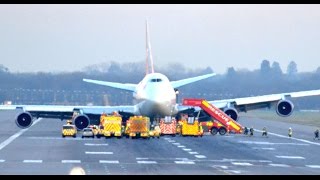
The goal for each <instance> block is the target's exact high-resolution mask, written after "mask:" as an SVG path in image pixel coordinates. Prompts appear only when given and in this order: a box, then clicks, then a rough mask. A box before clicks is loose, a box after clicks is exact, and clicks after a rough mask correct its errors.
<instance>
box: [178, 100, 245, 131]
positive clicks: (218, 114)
mask: <svg viewBox="0 0 320 180" xmlns="http://www.w3.org/2000/svg"><path fill="white" fill-rule="evenodd" d="M182 104H183V105H185V106H199V107H200V108H201V109H203V110H204V111H205V112H206V113H208V114H209V115H210V116H211V117H213V118H215V119H216V120H217V121H219V122H220V123H221V124H223V125H224V126H225V127H227V128H228V130H231V131H234V132H235V133H241V132H242V126H241V125H240V124H239V123H237V122H236V121H235V120H233V119H232V118H231V117H229V116H228V115H227V114H225V113H224V112H223V111H221V110H220V109H219V108H217V107H215V106H214V105H212V104H210V103H209V102H208V101H206V100H204V99H183V102H182Z"/></svg>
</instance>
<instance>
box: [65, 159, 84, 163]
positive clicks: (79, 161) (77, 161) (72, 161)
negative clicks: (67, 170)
mask: <svg viewBox="0 0 320 180" xmlns="http://www.w3.org/2000/svg"><path fill="white" fill-rule="evenodd" d="M61 163H81V160H62V161H61Z"/></svg>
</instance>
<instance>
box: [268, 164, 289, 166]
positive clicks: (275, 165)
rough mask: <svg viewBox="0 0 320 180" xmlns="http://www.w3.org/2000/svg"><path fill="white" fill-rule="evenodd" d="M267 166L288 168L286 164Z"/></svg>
mask: <svg viewBox="0 0 320 180" xmlns="http://www.w3.org/2000/svg"><path fill="white" fill-rule="evenodd" d="M269 166H274V167H290V166H289V165H287V164H269Z"/></svg>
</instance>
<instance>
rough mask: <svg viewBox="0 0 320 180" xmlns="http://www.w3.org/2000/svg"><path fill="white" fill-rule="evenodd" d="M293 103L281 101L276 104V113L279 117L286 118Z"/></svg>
mask: <svg viewBox="0 0 320 180" xmlns="http://www.w3.org/2000/svg"><path fill="white" fill-rule="evenodd" d="M293 107H294V105H293V103H292V102H291V101H288V100H281V101H279V102H278V103H277V106H276V111H277V114H278V115H279V116H282V117H287V116H290V115H291V114H292V112H293Z"/></svg>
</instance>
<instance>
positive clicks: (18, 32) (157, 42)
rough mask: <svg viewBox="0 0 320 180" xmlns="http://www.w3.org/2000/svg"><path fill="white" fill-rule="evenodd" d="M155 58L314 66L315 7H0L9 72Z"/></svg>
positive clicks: (2, 55) (319, 17)
mask: <svg viewBox="0 0 320 180" xmlns="http://www.w3.org/2000/svg"><path fill="white" fill-rule="evenodd" d="M146 18H148V19H149V25H150V36H151V45H152V49H153V56H154V63H155V64H157V65H159V66H162V65H166V64H168V63H170V62H179V63H184V64H185V65H186V66H187V67H190V68H197V67H207V66H210V67H211V68H212V69H213V70H214V71H215V72H217V73H224V72H225V71H226V69H227V67H231V66H233V67H235V68H236V69H242V68H248V69H249V70H252V69H258V68H260V63H261V61H262V60H263V59H268V60H269V61H270V62H271V63H272V62H273V61H278V62H279V63H280V66H281V68H282V70H283V71H286V68H287V65H288V63H289V62H290V61H291V60H293V61H295V62H296V63H297V65H298V71H299V72H301V71H313V70H315V69H316V68H317V67H319V66H320V5H108V4H106V5H85V4H84V5H28V4H26V5H5V4H1V5H0V64H3V65H4V66H6V67H8V68H9V70H10V71H11V72H17V71H19V72H36V71H54V72H60V71H74V70H81V69H82V68H83V67H85V66H88V65H92V64H99V63H102V62H107V61H111V60H113V61H119V62H136V61H142V60H144V59H145V54H146V53H145V19H146Z"/></svg>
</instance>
